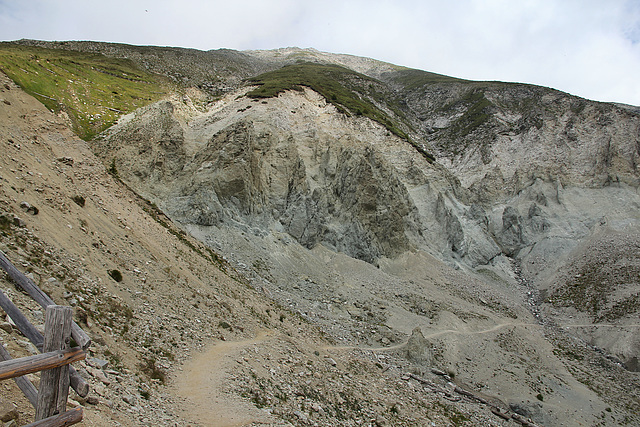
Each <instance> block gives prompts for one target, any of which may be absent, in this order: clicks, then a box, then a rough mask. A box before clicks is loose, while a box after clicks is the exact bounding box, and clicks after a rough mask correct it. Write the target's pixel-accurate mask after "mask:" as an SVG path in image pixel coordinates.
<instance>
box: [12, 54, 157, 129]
mask: <svg viewBox="0 0 640 427" xmlns="http://www.w3.org/2000/svg"><path fill="white" fill-rule="evenodd" d="M0 70H1V71H3V72H4V73H5V74H7V75H8V76H9V77H10V78H11V79H12V80H13V81H15V82H16V83H17V84H18V85H20V86H21V87H22V88H23V89H24V90H25V91H26V92H27V93H29V94H31V95H33V96H34V97H36V98H37V99H38V100H39V101H41V102H42V103H43V104H44V105H45V106H47V108H49V110H51V111H54V112H60V111H65V112H66V113H67V114H68V115H69V118H70V119H71V121H72V123H73V128H74V131H75V132H76V133H77V134H78V135H79V136H80V137H81V138H83V139H85V140H88V139H91V138H92V137H93V136H95V135H96V134H97V133H99V132H101V131H103V130H104V129H106V128H108V127H109V126H111V125H112V124H113V123H115V121H117V120H118V118H119V117H120V116H121V115H123V114H125V113H128V112H131V111H133V110H135V109H136V108H139V107H142V106H144V105H146V104H149V103H151V102H154V101H156V100H158V99H160V98H161V97H162V96H163V95H165V94H166V93H167V92H168V85H167V83H166V81H164V79H163V78H161V77H159V76H157V75H153V74H150V73H147V72H145V71H143V70H140V69H139V68H137V67H136V66H135V65H134V64H133V63H132V62H130V61H128V60H126V59H115V58H107V57H105V56H102V55H98V54H90V53H81V52H74V51H67V50H56V49H43V48H38V47H29V46H19V45H15V44H11V43H0Z"/></svg>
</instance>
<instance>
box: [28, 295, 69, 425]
mask: <svg viewBox="0 0 640 427" xmlns="http://www.w3.org/2000/svg"><path fill="white" fill-rule="evenodd" d="M71 316H72V312H71V307H64V306H60V305H50V306H48V307H47V309H46V312H45V324H44V344H43V349H42V350H43V352H49V351H55V350H65V349H67V348H69V347H70V344H71ZM68 396H69V365H65V366H61V367H59V368H54V369H49V370H46V371H42V373H41V375H40V388H39V391H38V405H37V407H36V421H38V420H42V419H44V418H47V417H50V416H52V415H56V414H61V413H63V412H65V411H66V407H67V397H68Z"/></svg>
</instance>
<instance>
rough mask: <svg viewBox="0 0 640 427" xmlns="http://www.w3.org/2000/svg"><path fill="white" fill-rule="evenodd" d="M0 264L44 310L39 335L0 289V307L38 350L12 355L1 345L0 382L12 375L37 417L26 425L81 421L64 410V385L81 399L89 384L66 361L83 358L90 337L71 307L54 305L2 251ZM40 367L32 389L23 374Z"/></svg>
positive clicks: (79, 416) (55, 426)
mask: <svg viewBox="0 0 640 427" xmlns="http://www.w3.org/2000/svg"><path fill="white" fill-rule="evenodd" d="M0 267H2V269H3V270H5V271H6V272H7V273H8V274H9V277H11V278H12V279H13V280H14V282H16V284H17V285H18V286H20V287H21V288H22V289H24V290H25V291H26V292H27V293H28V294H29V295H30V296H31V297H32V298H33V299H34V300H35V301H36V302H38V303H39V304H40V305H41V306H42V307H44V308H45V310H46V311H45V326H44V327H45V330H44V335H42V334H41V333H40V331H38V330H37V329H36V328H35V326H33V325H32V324H31V323H30V322H29V320H27V318H26V317H25V316H24V314H23V313H22V312H21V311H20V310H19V309H18V308H17V307H16V306H15V304H13V302H12V301H11V300H10V299H9V298H8V297H7V296H6V295H5V294H4V293H3V292H1V291H0V307H2V309H3V310H4V311H5V312H6V313H7V315H9V317H10V318H11V320H12V321H13V323H14V324H15V325H16V327H17V328H18V329H19V330H20V332H22V334H23V335H24V336H25V337H27V338H28V339H29V340H30V341H31V342H32V343H33V345H35V346H36V348H37V349H38V351H40V352H41V353H42V354H38V355H35V356H28V357H22V358H19V359H12V358H11V356H10V355H9V352H8V351H7V350H6V349H5V348H4V345H0V360H2V362H0V381H1V380H6V379H10V378H13V379H14V380H15V382H16V384H17V385H18V387H19V388H20V390H21V391H22V392H23V393H24V395H25V396H26V397H27V399H28V400H29V402H30V403H31V405H33V407H34V408H35V410H36V416H35V420H36V421H35V422H33V423H31V424H28V426H47V427H61V426H68V425H72V424H76V423H78V422H80V421H82V417H83V412H82V408H80V407H79V408H75V409H72V410H69V411H67V410H66V404H67V398H68V395H69V386H71V387H72V388H73V389H74V390H75V391H76V393H78V395H79V396H80V397H86V396H87V395H88V394H89V384H88V383H87V382H86V381H85V380H84V379H83V378H82V377H80V375H79V374H78V372H77V371H76V370H75V369H74V368H73V367H72V366H71V365H70V364H71V363H72V362H75V361H78V360H83V359H84V358H85V357H86V354H85V350H86V349H87V348H88V347H89V346H90V345H91V339H90V338H89V336H88V335H87V334H86V333H85V332H84V331H83V330H82V329H81V328H80V327H79V326H78V325H77V324H76V323H75V322H74V321H73V320H72V311H71V307H64V306H59V305H55V304H54V302H53V300H52V299H51V298H50V297H49V296H48V295H47V294H46V293H44V292H43V291H42V290H41V289H40V288H38V286H36V285H35V284H34V283H33V281H31V280H30V279H29V278H28V277H27V276H25V275H24V274H22V273H21V272H20V271H19V270H18V269H16V268H15V267H14V266H13V264H11V262H10V261H9V260H8V259H7V257H6V256H5V254H4V253H3V252H2V251H0ZM71 338H73V340H74V341H75V342H76V343H77V344H78V346H77V347H71ZM39 371H40V372H42V373H41V374H40V386H39V389H38V390H36V388H35V386H34V385H33V384H32V383H31V381H30V380H29V379H28V378H27V377H26V376H24V375H26V374H29V373H33V372H39Z"/></svg>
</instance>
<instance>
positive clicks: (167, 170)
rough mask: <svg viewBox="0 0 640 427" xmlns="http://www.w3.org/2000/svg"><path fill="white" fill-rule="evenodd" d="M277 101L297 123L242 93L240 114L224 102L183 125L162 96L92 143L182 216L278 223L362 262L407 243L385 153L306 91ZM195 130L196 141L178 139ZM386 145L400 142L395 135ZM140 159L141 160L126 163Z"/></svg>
mask: <svg viewBox="0 0 640 427" xmlns="http://www.w3.org/2000/svg"><path fill="white" fill-rule="evenodd" d="M281 98H283V99H281V100H280V101H279V102H282V103H286V104H287V108H288V109H289V110H288V111H290V110H291V109H292V108H297V109H299V110H300V115H304V117H303V118H302V120H297V119H296V118H295V117H289V114H290V113H289V114H286V115H285V117H283V113H282V111H281V110H279V109H278V110H273V109H271V110H269V108H268V104H255V103H252V102H251V101H250V100H247V99H245V100H243V101H242V102H245V103H249V105H250V106H252V107H253V109H252V110H249V111H250V112H251V113H250V114H247V115H245V116H244V117H243V116H240V117H237V116H235V115H233V116H231V117H230V116H227V114H230V113H235V112H237V110H238V108H236V110H234V111H232V108H233V107H234V106H235V105H232V107H231V108H229V107H228V108H227V109H226V110H224V111H223V112H222V113H221V114H219V115H216V116H200V117H197V118H195V119H194V120H193V121H192V122H191V123H189V124H187V123H186V121H185V120H181V119H180V118H179V114H174V112H173V110H172V108H171V104H170V103H169V102H164V103H160V104H157V105H155V106H152V107H150V108H148V109H147V110H146V111H144V112H141V113H139V114H138V116H137V117H135V118H133V119H131V120H130V121H128V122H125V123H123V124H122V125H121V126H118V127H117V128H115V129H114V130H113V131H112V132H111V133H110V134H109V136H108V137H107V138H105V139H102V140H100V141H98V142H97V143H96V144H98V145H99V146H100V149H101V151H103V152H104V153H105V154H104V155H105V156H106V157H107V158H109V157H114V158H116V163H117V165H118V166H117V167H118V170H119V173H121V174H123V175H124V176H125V177H126V179H127V180H130V181H132V182H135V183H136V185H137V186H139V187H140V189H141V192H142V193H143V194H147V195H149V196H150V198H153V199H155V200H159V201H158V204H159V205H162V206H163V207H164V208H166V210H167V212H169V213H170V215H171V216H172V217H174V218H176V219H178V220H180V221H182V222H186V223H192V224H195V225H201V226H215V225H220V224H222V223H237V224H242V225H243V226H244V227H248V228H251V229H253V230H256V229H259V230H263V231H265V230H268V229H269V228H270V227H277V228H282V229H283V230H284V231H286V232H287V233H289V234H290V235H291V236H292V237H294V238H295V239H296V240H297V241H298V242H300V243H301V244H303V245H304V246H307V247H313V246H315V245H317V244H319V243H322V244H325V245H328V246H330V247H334V248H336V249H337V250H339V251H341V252H344V253H347V254H349V255H351V256H353V257H355V258H358V259H362V260H365V261H367V262H371V263H373V262H375V260H376V259H377V258H379V257H381V256H386V257H393V256H396V255H398V254H400V253H402V252H404V251H407V250H410V249H412V248H413V247H415V244H416V242H414V241H412V240H411V238H410V236H420V234H421V233H422V230H421V225H420V224H419V220H418V210H417V208H416V206H415V205H414V203H413V201H412V199H411V197H410V195H409V192H408V190H407V188H406V186H405V184H404V183H403V182H402V181H401V180H400V177H399V176H398V173H397V171H396V170H395V168H394V166H393V164H392V161H393V154H394V153H389V154H386V153H381V152H379V151H378V150H376V149H375V148H374V147H373V145H372V141H370V140H368V139H371V138H372V137H371V136H368V135H367V134H365V133H364V132H363V129H358V128H357V126H358V125H357V124H354V123H351V124H349V123H343V124H342V126H341V127H336V126H335V125H336V123H335V122H336V121H344V119H343V117H341V116H340V114H339V113H337V112H335V111H329V112H326V111H324V110H333V107H331V106H327V105H322V100H321V99H319V98H318V96H317V95H315V94H314V93H312V92H310V91H309V92H308V93H307V94H306V96H300V95H297V94H287V95H285V96H282V97H281ZM310 101H311V102H313V103H314V104H313V105H308V104H309V102H310ZM318 105H319V106H318ZM265 110H266V111H265ZM314 116H315V117H314ZM320 118H322V119H325V121H324V122H323V121H322V120H319V119H320ZM221 121H222V122H228V123H225V125H224V126H222V127H221V126H220V123H219V122H221ZM364 125H365V126H373V127H376V126H377V125H373V124H371V123H369V122H366V123H364ZM301 127H302V129H301ZM194 128H197V130H198V136H199V138H197V139H195V138H194V139H191V140H190V139H188V138H186V137H185V135H194V134H195V132H194ZM374 131H375V132H377V133H382V132H383V130H382V129H380V128H377V129H374ZM141 135H146V137H143V136H141ZM378 137H379V135H377V134H374V136H373V138H378ZM385 138H388V139H394V138H392V137H391V136H385ZM395 144H397V145H400V146H401V145H403V144H402V143H401V142H399V141H398V140H397V138H395ZM150 147H153V148H150ZM402 149H403V150H404V151H405V153H404V154H407V153H410V151H411V150H410V147H409V146H408V145H407V146H406V147H404V148H402ZM187 153H188V154H187ZM139 156H142V157H144V158H145V160H143V161H133V160H131V159H134V158H138V157H139Z"/></svg>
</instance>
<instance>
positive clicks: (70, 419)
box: [23, 407, 83, 427]
mask: <svg viewBox="0 0 640 427" xmlns="http://www.w3.org/2000/svg"><path fill="white" fill-rule="evenodd" d="M82 415H83V414H82V408H79V407H78V408H75V409H70V410H68V411H66V412H63V413H62V414H58V415H54V416H52V417H49V418H45V419H44V420H39V421H36V422H33V423H31V424H27V425H25V426H23V427H64V426H70V425H73V424H77V423H79V422H80V421H82Z"/></svg>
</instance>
